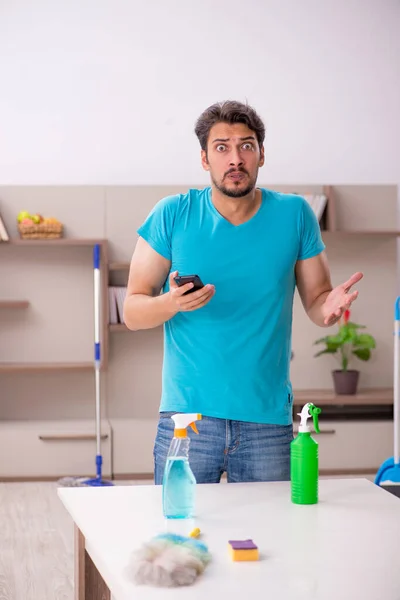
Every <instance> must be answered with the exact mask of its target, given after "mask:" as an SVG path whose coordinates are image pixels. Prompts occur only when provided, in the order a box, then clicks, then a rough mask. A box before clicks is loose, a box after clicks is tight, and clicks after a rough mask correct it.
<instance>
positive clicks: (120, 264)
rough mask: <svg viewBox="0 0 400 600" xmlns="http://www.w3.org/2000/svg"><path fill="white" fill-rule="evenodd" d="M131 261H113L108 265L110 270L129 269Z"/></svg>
mask: <svg viewBox="0 0 400 600" xmlns="http://www.w3.org/2000/svg"><path fill="white" fill-rule="evenodd" d="M129 267H130V263H127V262H112V263H110V264H109V265H108V270H109V271H128V270H129Z"/></svg>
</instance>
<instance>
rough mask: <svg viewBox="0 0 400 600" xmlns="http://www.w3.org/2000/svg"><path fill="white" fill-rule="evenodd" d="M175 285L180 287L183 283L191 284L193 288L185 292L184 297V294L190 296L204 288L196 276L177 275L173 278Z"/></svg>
mask: <svg viewBox="0 0 400 600" xmlns="http://www.w3.org/2000/svg"><path fill="white" fill-rule="evenodd" d="M174 280H175V283H176V285H177V286H179V287H181V286H182V285H185V283H193V284H194V285H193V287H192V288H191V289H190V290H188V291H187V292H185V293H184V294H183V295H184V296H186V294H192V293H193V292H196V291H197V290H201V288H202V287H204V283H203V282H202V281H201V279H200V277H199V276H198V275H178V276H177V277H174Z"/></svg>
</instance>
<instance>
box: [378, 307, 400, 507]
mask: <svg viewBox="0 0 400 600" xmlns="http://www.w3.org/2000/svg"><path fill="white" fill-rule="evenodd" d="M399 344H400V296H398V297H397V298H396V302H395V305H394V382H393V423H394V456H392V457H391V458H388V459H387V460H385V462H384V463H383V464H382V465H381V466H380V468H379V470H378V472H377V474H376V477H375V483H376V484H377V485H379V486H381V487H382V488H384V489H386V490H387V491H388V492H390V493H392V494H394V495H395V496H398V497H400V455H399V418H400V412H399V410H400V397H399V393H400V389H399V383H400V380H399V358H400V354H399Z"/></svg>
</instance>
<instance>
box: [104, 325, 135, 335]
mask: <svg viewBox="0 0 400 600" xmlns="http://www.w3.org/2000/svg"><path fill="white" fill-rule="evenodd" d="M108 330H109V332H110V333H113V332H118V331H119V332H121V331H122V332H127V331H131V330H130V329H128V328H127V326H126V325H125V324H124V323H110V324H109V325H108Z"/></svg>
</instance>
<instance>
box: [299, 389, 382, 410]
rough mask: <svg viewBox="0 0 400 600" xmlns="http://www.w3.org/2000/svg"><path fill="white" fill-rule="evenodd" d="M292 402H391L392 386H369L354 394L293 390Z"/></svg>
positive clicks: (318, 403) (322, 403) (320, 403)
mask: <svg viewBox="0 0 400 600" xmlns="http://www.w3.org/2000/svg"><path fill="white" fill-rule="evenodd" d="M293 397H294V399H293V403H294V404H295V405H296V406H297V405H299V404H306V403H307V402H312V403H313V404H315V405H316V406H319V405H320V406H323V405H327V404H336V405H342V404H343V405H345V404H347V405H349V404H353V405H356V404H393V389H392V388H371V389H366V390H360V391H359V392H358V393H357V394H355V395H354V396H353V395H351V396H338V395H336V394H335V392H334V391H333V390H297V391H296V390H293Z"/></svg>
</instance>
